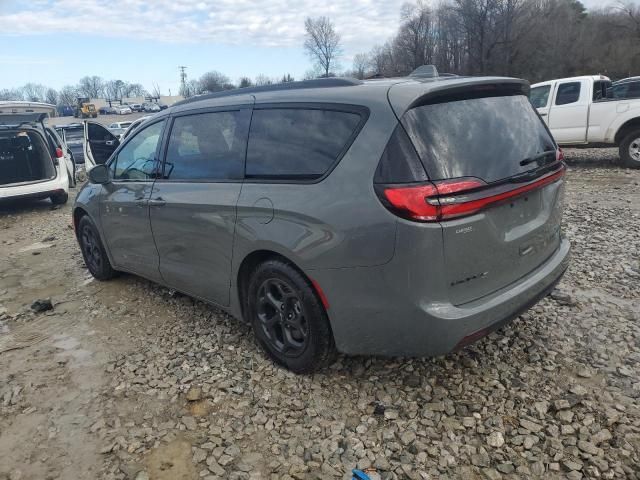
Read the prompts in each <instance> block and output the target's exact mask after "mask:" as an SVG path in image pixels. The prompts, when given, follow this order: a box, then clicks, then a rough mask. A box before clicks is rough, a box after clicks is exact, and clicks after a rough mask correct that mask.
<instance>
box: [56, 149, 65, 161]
mask: <svg viewBox="0 0 640 480" xmlns="http://www.w3.org/2000/svg"><path fill="white" fill-rule="evenodd" d="M63 156H64V154H63V153H62V149H61V148H60V147H58V148H56V158H62V157H63Z"/></svg>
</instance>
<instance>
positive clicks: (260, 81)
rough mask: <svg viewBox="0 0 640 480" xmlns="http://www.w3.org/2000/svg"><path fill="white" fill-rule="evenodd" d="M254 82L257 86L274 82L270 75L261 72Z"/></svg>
mask: <svg viewBox="0 0 640 480" xmlns="http://www.w3.org/2000/svg"><path fill="white" fill-rule="evenodd" d="M253 83H254V85H255V86H256V87H261V86H263V85H271V84H273V80H271V79H270V78H269V77H267V76H266V75H264V74H262V73H261V74H260V75H258V76H257V77H256V78H255V80H254V81H253Z"/></svg>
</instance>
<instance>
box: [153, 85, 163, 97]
mask: <svg viewBox="0 0 640 480" xmlns="http://www.w3.org/2000/svg"><path fill="white" fill-rule="evenodd" d="M151 96H152V97H153V98H155V99H156V100H158V99H160V97H161V96H162V93H161V92H160V85H158V84H157V83H156V82H153V88H152V89H151Z"/></svg>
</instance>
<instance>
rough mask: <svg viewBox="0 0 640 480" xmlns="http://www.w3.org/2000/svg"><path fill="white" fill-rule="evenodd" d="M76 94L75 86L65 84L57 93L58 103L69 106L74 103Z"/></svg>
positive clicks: (77, 94) (77, 93)
mask: <svg viewBox="0 0 640 480" xmlns="http://www.w3.org/2000/svg"><path fill="white" fill-rule="evenodd" d="M78 96H79V92H78V88H77V87H74V86H71V85H66V86H64V87H62V88H61V89H60V92H59V93H58V105H61V106H65V107H71V106H73V105H75V103H76V98H77V97H78Z"/></svg>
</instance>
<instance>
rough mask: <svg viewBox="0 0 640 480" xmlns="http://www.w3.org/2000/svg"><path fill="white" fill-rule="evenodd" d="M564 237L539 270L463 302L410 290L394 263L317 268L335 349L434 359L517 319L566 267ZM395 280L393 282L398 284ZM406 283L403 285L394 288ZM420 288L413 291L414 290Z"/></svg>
mask: <svg viewBox="0 0 640 480" xmlns="http://www.w3.org/2000/svg"><path fill="white" fill-rule="evenodd" d="M569 257H570V244H569V242H568V241H567V240H566V239H563V240H562V242H561V244H560V247H559V248H558V249H557V250H556V252H555V253H554V254H553V255H552V256H551V257H550V258H549V259H548V260H547V261H546V262H545V263H544V264H542V265H541V266H540V267H538V268H537V269H536V270H534V271H532V272H530V273H529V274H528V275H526V276H525V277H523V278H521V279H520V280H518V281H517V282H514V283H513V284H511V285H509V286H508V287H505V288H503V289H502V290H499V291H497V292H494V293H492V294H490V295H487V296H485V297H483V298H481V299H478V300H475V301H473V302H469V303H466V304H463V305H458V306H455V305H452V304H451V303H447V302H437V301H435V302H434V301H431V300H430V299H429V298H427V295H425V294H424V292H423V293H422V294H421V295H419V296H416V295H413V296H412V295H411V292H410V293H408V294H407V293H406V290H405V288H403V286H404V285H406V283H404V284H403V281H405V282H406V281H408V282H409V284H411V283H412V282H411V273H410V268H409V271H406V270H407V269H405V277H407V278H404V279H403V278H397V277H398V276H399V273H398V270H397V268H395V267H393V266H391V265H386V266H382V267H379V268H378V267H375V268H362V269H337V270H322V271H320V270H317V271H312V272H310V275H311V277H312V278H313V279H314V280H316V281H318V283H319V284H320V285H321V287H322V289H323V291H324V293H325V295H326V296H327V298H328V302H329V305H330V308H329V318H330V320H331V326H332V329H333V333H334V338H335V341H336V345H337V347H338V350H340V351H341V352H344V353H347V354H354V355H355V354H362V355H392V356H396V355H400V356H433V355H443V354H446V353H449V352H451V351H453V350H456V349H457V348H461V347H463V346H465V345H467V344H469V343H472V342H473V341H475V340H477V339H479V338H481V337H483V336H484V335H486V334H488V333H490V332H491V331H493V330H495V329H497V328H499V327H501V326H502V325H504V324H506V323H507V322H509V321H511V320H513V319H514V318H516V317H518V315H520V314H521V313H523V312H524V311H526V310H527V309H528V308H530V307H531V306H533V305H534V304H535V303H536V302H538V301H539V300H540V299H541V298H543V297H544V296H545V295H547V294H548V293H549V292H550V291H551V290H552V289H553V287H554V286H555V285H556V284H557V283H558V281H560V279H561V278H562V275H563V274H564V272H565V270H566V269H567V267H568V264H569ZM394 280H395V281H394ZM398 284H399V285H400V286H401V288H398V286H397V285H398ZM412 290H413V291H415V288H414V289H412Z"/></svg>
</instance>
